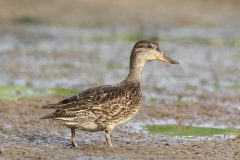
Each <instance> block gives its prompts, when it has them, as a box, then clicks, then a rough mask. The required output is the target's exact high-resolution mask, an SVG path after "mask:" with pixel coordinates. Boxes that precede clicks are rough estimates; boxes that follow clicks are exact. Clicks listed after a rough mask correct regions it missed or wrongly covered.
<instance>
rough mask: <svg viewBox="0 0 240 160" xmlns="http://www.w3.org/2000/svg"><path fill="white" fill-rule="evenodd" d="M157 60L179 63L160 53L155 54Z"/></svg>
mask: <svg viewBox="0 0 240 160" xmlns="http://www.w3.org/2000/svg"><path fill="white" fill-rule="evenodd" d="M157 60H159V61H162V62H166V63H169V64H179V63H178V62H177V61H175V60H173V59H172V58H170V57H168V56H166V55H165V54H163V53H161V54H160V55H158V56H157Z"/></svg>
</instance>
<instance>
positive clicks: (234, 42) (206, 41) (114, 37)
mask: <svg viewBox="0 0 240 160" xmlns="http://www.w3.org/2000/svg"><path fill="white" fill-rule="evenodd" d="M140 39H148V40H153V41H158V42H161V41H171V42H179V43H185V44H199V45H215V46H228V47H237V46H240V39H237V38H235V39H211V38H201V37H176V38H173V37H165V36H162V35H155V34H143V33H133V34H114V33H113V34H111V35H100V36H96V37H95V38H94V40H95V41H130V42H136V41H138V40H140Z"/></svg>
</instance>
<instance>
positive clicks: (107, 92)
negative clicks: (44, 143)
mask: <svg viewBox="0 0 240 160" xmlns="http://www.w3.org/2000/svg"><path fill="white" fill-rule="evenodd" d="M153 60H158V61H163V62H167V63H170V64H178V62H176V61H174V60H172V59H171V58H169V57H167V56H165V54H163V53H162V52H161V51H160V49H159V46H158V44H157V43H155V42H152V41H139V42H137V43H136V44H135V45H134V47H133V50H132V53H131V56H130V67H129V73H128V76H127V77H126V79H125V80H124V81H122V82H121V83H119V84H116V85H106V86H100V87H95V88H90V89H87V90H85V91H83V92H81V93H79V94H77V95H74V96H72V97H69V98H67V99H64V100H62V101H60V102H59V103H56V104H50V105H47V106H44V107H43V108H48V109H55V112H53V113H51V114H49V115H47V116H45V117H43V118H42V119H53V120H56V121H58V122H60V123H61V124H63V125H66V126H68V127H69V128H71V134H72V137H71V143H72V145H73V146H74V147H77V146H78V145H77V142H76V134H75V129H77V128H78V129H81V130H86V131H104V133H105V138H106V142H107V144H108V146H109V147H113V145H112V142H111V132H112V130H113V129H114V127H115V126H117V125H119V124H123V123H125V122H127V121H128V120H130V119H131V118H132V117H133V116H134V115H135V114H136V112H137V111H138V108H139V107H140V105H141V100H142V92H141V85H140V82H141V77H142V71H143V67H144V65H145V63H146V62H149V61H153Z"/></svg>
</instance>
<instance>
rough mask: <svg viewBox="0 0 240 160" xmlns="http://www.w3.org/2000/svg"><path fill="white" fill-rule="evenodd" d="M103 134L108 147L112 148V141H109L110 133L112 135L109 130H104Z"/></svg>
mask: <svg viewBox="0 0 240 160" xmlns="http://www.w3.org/2000/svg"><path fill="white" fill-rule="evenodd" d="M104 133H105V138H106V141H107V144H108V147H110V148H113V145H112V141H111V133H112V131H111V130H110V129H105V130H104Z"/></svg>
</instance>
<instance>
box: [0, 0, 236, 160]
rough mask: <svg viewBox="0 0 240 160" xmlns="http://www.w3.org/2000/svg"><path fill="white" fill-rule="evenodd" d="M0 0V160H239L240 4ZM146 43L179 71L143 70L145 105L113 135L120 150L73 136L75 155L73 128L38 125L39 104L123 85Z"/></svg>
mask: <svg viewBox="0 0 240 160" xmlns="http://www.w3.org/2000/svg"><path fill="white" fill-rule="evenodd" d="M93 2H94V3H95V5H93V4H94V3H93ZM1 3H2V5H1V6H5V7H4V8H2V9H1V13H2V14H1V15H0V20H1V22H3V23H2V24H3V25H1V26H0V76H1V78H0V137H1V138H0V144H1V145H0V159H169V160H172V159H228V160H229V159H230V160H231V159H234V160H235V159H240V139H239V136H238V134H239V130H238V129H240V80H239V77H240V72H239V66H240V38H239V37H240V34H239V33H240V28H239V27H238V26H239V20H238V18H239V15H240V13H239V10H240V8H239V6H240V5H239V2H238V1H235V0H231V1H224V0H222V1H221V3H219V1H214V0H213V1H210V2H205V1H188V0H185V1H183V2H181V3H180V2H179V1H174V0H172V1H164V0H161V1H158V2H156V1H149V2H148V3H146V2H143V3H137V2H136V1H131V2H128V3H123V2H122V3H120V2H112V1H107V0H105V1H102V2H95V1H92V3H90V2H85V1H79V2H76V3H73V2H72V3H70V2H69V1H65V0H62V1H61V2H59V6H58V7H56V6H55V7H53V5H54V3H55V1H46V2H44V3H41V4H39V2H33V1H28V0H25V1H24V2H22V4H21V3H20V2H18V1H5V2H1ZM25 3H27V4H28V5H25V6H24V7H23V4H25ZM154 3H157V4H156V5H154V6H153V8H151V6H152V5H151V4H154ZM205 3H207V4H205ZM39 5H40V7H39ZM206 6H207V7H206ZM5 8H10V9H9V10H6V9H5ZM23 8H24V9H23ZM138 8H144V11H142V12H140V11H139V10H138ZM157 8H158V9H157ZM123 9H124V12H123V11H122V10H123ZM13 10H16V11H15V12H10V11H13ZM90 10H91V12H90ZM104 11H105V12H104ZM151 11H152V12H153V14H154V15H155V16H156V17H154V18H153V17H152V13H151ZM3 13H4V14H3ZM83 15H84V16H83ZM117 15H121V16H117ZM124 17H125V18H124ZM151 17H152V18H151ZM140 39H152V40H155V41H158V42H159V44H160V47H161V48H162V49H163V50H165V52H166V53H167V54H168V55H169V56H170V57H173V58H174V59H176V60H177V61H179V62H180V64H181V65H179V66H173V65H167V64H163V63H157V62H155V63H150V64H147V65H146V67H145V68H144V73H143V92H144V103H143V105H142V107H141V109H140V111H139V112H138V114H137V115H136V116H135V117H134V119H132V120H131V121H129V122H128V123H126V124H124V125H122V126H120V127H118V128H116V129H115V130H114V131H113V138H112V140H113V145H114V146H115V147H114V148H107V147H106V144H105V139H104V134H103V133H101V132H97V133H91V132H84V131H77V138H78V144H79V146H80V147H79V148H74V149H69V139H70V130H69V129H66V128H65V127H62V126H59V125H58V124H56V123H54V122H52V121H48V120H39V118H41V117H42V116H44V115H46V114H47V113H49V111H48V110H42V109H41V106H42V105H45V104H48V103H55V102H57V101H58V100H60V99H62V98H63V97H66V96H69V95H72V94H74V93H77V92H79V91H82V90H83V89H86V88H89V87H92V86H97V85H103V84H114V83H118V82H119V81H121V80H123V79H124V78H125V76H126V75H127V72H128V63H129V55H130V52H131V49H132V47H133V45H134V43H135V42H136V41H138V40H140ZM151 125H162V126H163V125H167V126H166V127H165V128H161V130H165V131H166V132H165V133H164V131H162V132H159V131H156V128H155V130H154V128H153V127H149V126H151ZM171 125H175V126H174V127H173V128H172V130H170V128H171ZM176 126H177V127H176ZM187 126H190V127H199V128H193V130H191V131H189V132H190V133H189V132H187V131H188V127H187ZM178 127H179V128H178ZM201 127H208V129H210V131H209V132H210V133H209V132H207V133H206V132H204V131H206V130H208V129H202V128H201ZM211 128H213V130H211ZM216 128H220V129H225V130H221V131H219V130H216ZM178 129H179V130H178ZM161 130H160V131H161ZM177 132H178V133H179V134H177ZM184 133H186V134H187V135H193V136H187V137H186V136H182V135H184Z"/></svg>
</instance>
